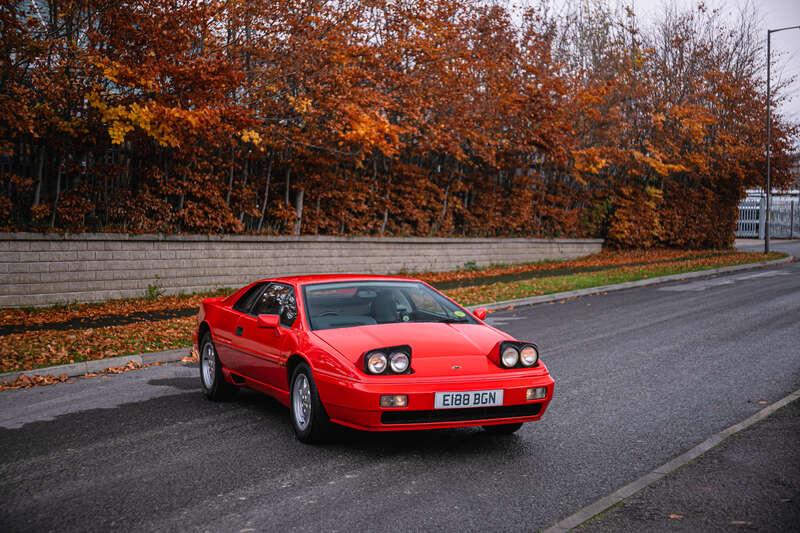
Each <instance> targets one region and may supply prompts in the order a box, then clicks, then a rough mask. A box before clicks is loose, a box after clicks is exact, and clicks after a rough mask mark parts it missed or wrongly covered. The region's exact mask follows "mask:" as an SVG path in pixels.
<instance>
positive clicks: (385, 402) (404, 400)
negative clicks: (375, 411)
mask: <svg viewBox="0 0 800 533" xmlns="http://www.w3.org/2000/svg"><path fill="white" fill-rule="evenodd" d="M407 405H408V396H406V395H405V394H392V395H390V396H381V407H406V406H407Z"/></svg>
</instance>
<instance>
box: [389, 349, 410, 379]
mask: <svg viewBox="0 0 800 533" xmlns="http://www.w3.org/2000/svg"><path fill="white" fill-rule="evenodd" d="M389 366H390V367H391V368H392V372H395V373H397V374H402V373H403V372H405V371H406V370H408V354H407V353H405V352H394V353H392V354H390V355H389Z"/></svg>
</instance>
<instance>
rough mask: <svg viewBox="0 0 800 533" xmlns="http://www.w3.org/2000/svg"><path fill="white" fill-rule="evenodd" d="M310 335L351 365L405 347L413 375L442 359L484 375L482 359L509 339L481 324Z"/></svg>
mask: <svg viewBox="0 0 800 533" xmlns="http://www.w3.org/2000/svg"><path fill="white" fill-rule="evenodd" d="M314 334H315V335H316V336H317V337H319V338H320V339H322V340H323V341H325V342H326V343H327V344H328V345H330V346H331V347H332V348H334V349H336V350H337V351H338V352H339V353H341V354H342V355H344V356H345V357H346V358H347V359H348V360H350V361H351V362H352V363H353V364H355V365H359V364H360V361H361V357H362V356H363V355H364V353H365V352H367V351H369V350H375V349H378V348H386V347H389V346H400V345H404V344H407V345H409V346H411V360H412V367H413V368H414V369H415V371H420V370H425V369H429V370H433V368H434V367H439V366H440V365H439V364H435V363H434V360H439V361H440V362H441V360H442V359H447V360H452V361H453V362H454V363H458V364H461V365H464V367H465V368H464V369H465V370H466V369H467V368H466V367H473V368H472V369H473V370H475V371H486V369H487V368H489V367H488V365H489V364H490V363H489V360H488V359H487V357H486V356H487V355H489V353H490V352H491V351H492V349H493V348H494V347H495V346H497V343H498V342H500V341H502V340H507V339H511V338H512V337H510V336H509V335H505V334H503V333H501V332H499V331H497V330H495V329H494V328H491V327H488V326H485V325H483V324H446V323H439V322H424V323H420V322H414V323H412V322H409V323H405V324H378V325H371V326H359V327H354V328H340V329H324V330H316V331H314ZM448 368H449V366H448ZM425 373H427V372H425Z"/></svg>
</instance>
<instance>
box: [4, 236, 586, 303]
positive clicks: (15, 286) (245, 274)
mask: <svg viewBox="0 0 800 533" xmlns="http://www.w3.org/2000/svg"><path fill="white" fill-rule="evenodd" d="M601 244H602V241H601V240H597V239H581V240H572V239H554V240H546V239H440V238H414V237H409V238H404V237H390V238H372V237H313V236H304V237H253V236H206V235H179V236H174V235H135V236H129V235H122V234H109V233H97V234H95V233H84V234H76V235H50V234H38V233H0V307H19V306H37V305H49V304H56V303H67V302H91V301H101V300H107V299H111V298H127V297H138V296H143V295H144V294H145V291H146V289H147V287H148V285H150V284H158V285H160V286H161V287H163V289H164V290H165V291H166V292H167V293H169V294H172V293H178V292H187V293H188V292H197V291H207V290H212V289H216V288H220V287H237V286H241V285H244V284H245V283H247V282H249V281H251V280H254V279H258V278H261V277H269V276H279V275H289V274H314V273H322V272H357V273H396V272H400V271H406V272H414V271H439V270H451V269H454V268H458V267H460V266H463V265H464V263H467V262H475V263H476V264H478V265H488V264H491V263H521V262H529V261H540V260H544V259H564V258H572V257H578V256H582V255H586V254H590V253H594V252H597V251H599V250H600V246H601Z"/></svg>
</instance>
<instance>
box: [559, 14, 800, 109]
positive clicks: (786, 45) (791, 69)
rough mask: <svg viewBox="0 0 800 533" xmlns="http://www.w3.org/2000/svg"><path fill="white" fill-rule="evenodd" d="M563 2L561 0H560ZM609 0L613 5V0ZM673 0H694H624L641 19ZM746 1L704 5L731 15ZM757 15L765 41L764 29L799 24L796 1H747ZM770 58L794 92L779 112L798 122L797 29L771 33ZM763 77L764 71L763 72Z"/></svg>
mask: <svg viewBox="0 0 800 533" xmlns="http://www.w3.org/2000/svg"><path fill="white" fill-rule="evenodd" d="M562 1H563V0H562ZM609 1H613V2H614V5H616V3H617V0H609ZM665 1H668V2H674V3H676V4H677V5H679V6H686V7H693V6H696V5H697V3H698V2H697V0H627V2H625V3H628V2H630V3H631V4H633V6H634V9H635V11H636V13H637V14H640V15H641V17H642V18H643V19H645V20H646V19H648V18H652V17H655V16H657V15H658V14H659V12H660V11H661V9H662V8H663V5H664V2H665ZM745 1H746V0H727V1H724V0H706V2H705V4H706V6H708V7H721V8H723V9H724V12H728V13H730V14H731V17H735V15H736V13H738V10H739V7H740V6H741V5H742V4H743V2H745ZM751 1H752V4H753V5H755V6H756V7H757V9H758V11H759V12H760V14H761V17H762V20H761V25H762V27H763V36H764V40H765V41H766V38H767V28H769V29H776V28H782V27H785V26H797V25H800V0H751ZM772 57H773V58H775V59H777V64H775V65H774V67H773V71H772V75H773V79H775V80H777V79H779V78H780V77H783V78H784V79H788V78H789V77H792V76H794V77H795V78H796V79H795V80H794V82H793V83H792V85H791V87H790V90H791V93H792V94H793V95H794V98H792V99H791V100H790V101H788V102H786V103H784V104H783V105H782V107H781V109H780V111H781V112H783V113H784V114H786V115H787V116H789V117H791V118H792V119H793V120H794V121H800V30H786V31H783V32H780V33H776V34H773V35H772ZM765 76H766V74H765Z"/></svg>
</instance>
